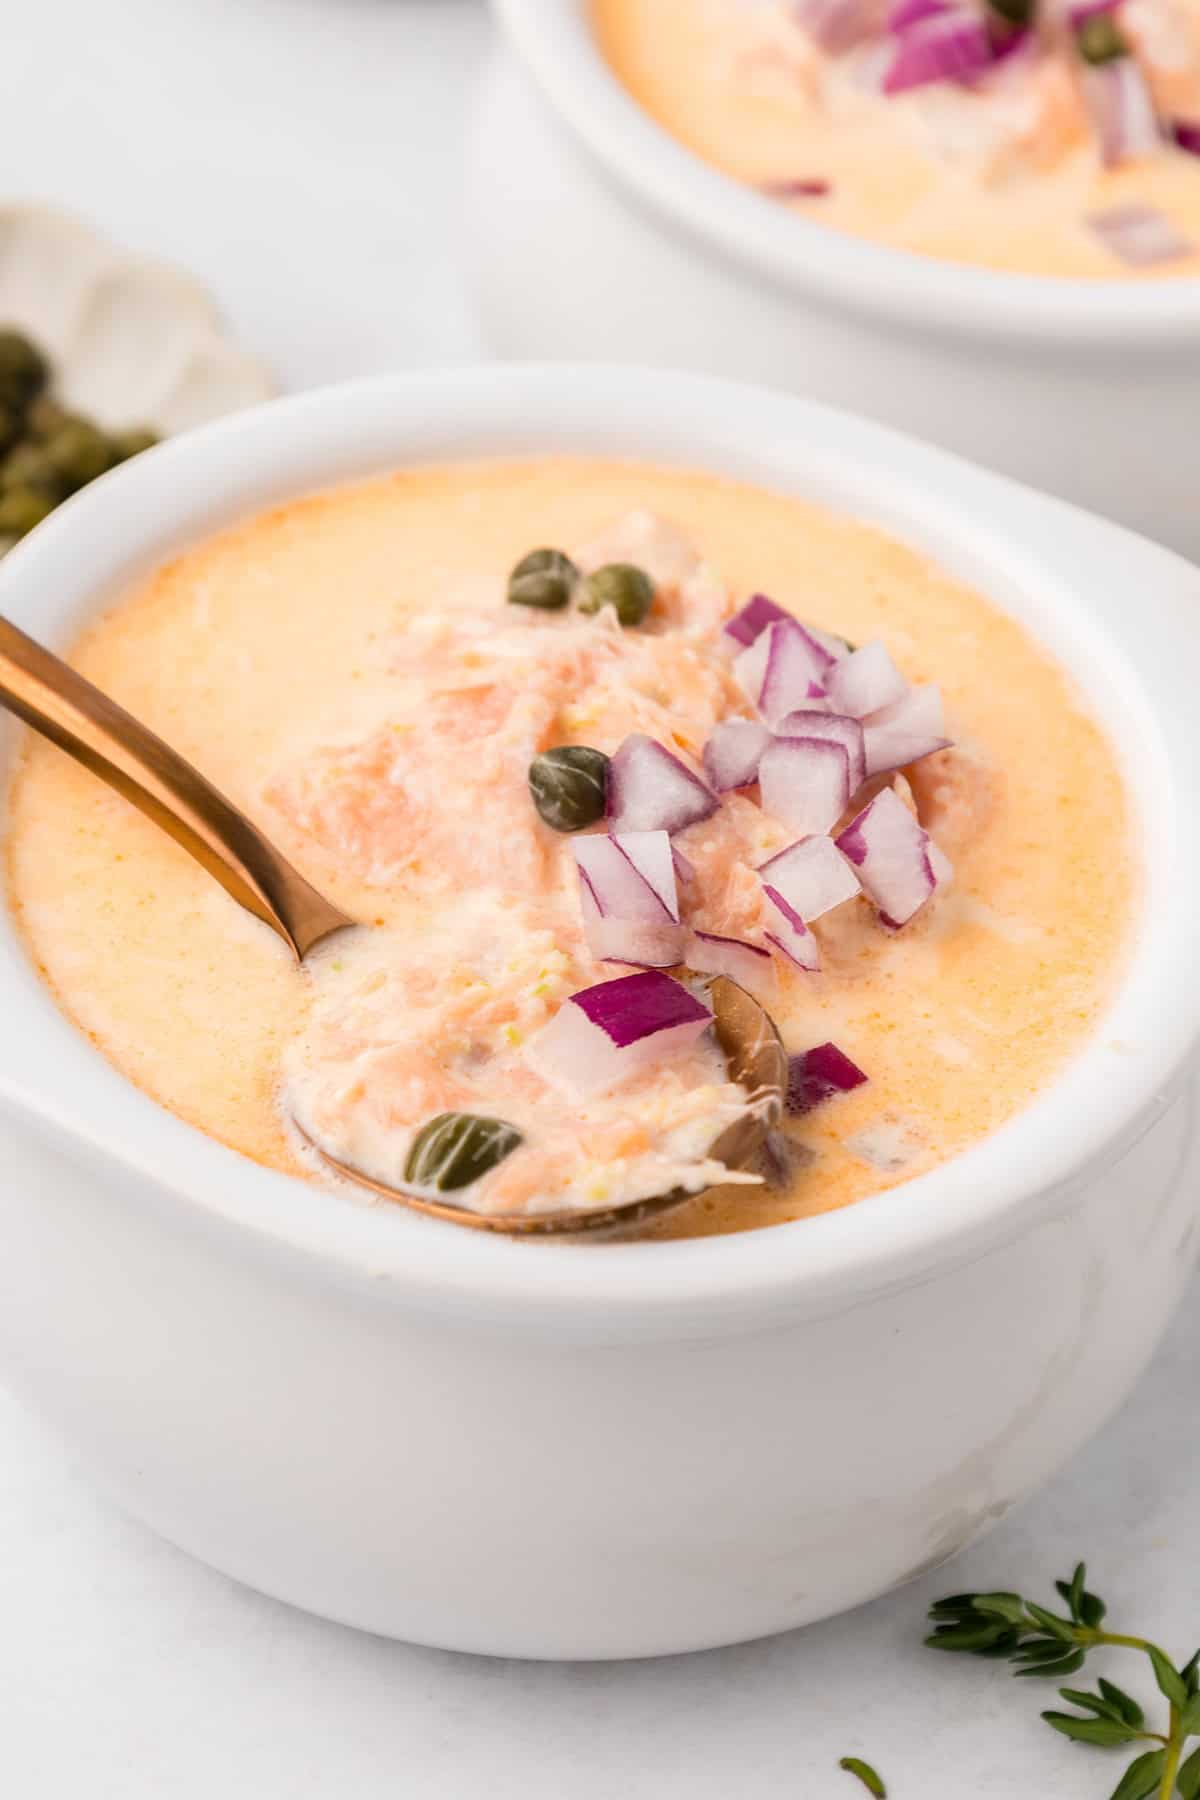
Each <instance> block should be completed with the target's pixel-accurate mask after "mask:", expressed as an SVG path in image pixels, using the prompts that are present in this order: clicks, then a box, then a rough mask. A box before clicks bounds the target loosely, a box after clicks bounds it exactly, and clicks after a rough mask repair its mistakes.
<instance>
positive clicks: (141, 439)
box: [108, 426, 158, 462]
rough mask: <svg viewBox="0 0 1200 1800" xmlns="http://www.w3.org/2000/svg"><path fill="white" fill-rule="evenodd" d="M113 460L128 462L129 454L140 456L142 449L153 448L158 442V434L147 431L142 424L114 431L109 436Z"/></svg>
mask: <svg viewBox="0 0 1200 1800" xmlns="http://www.w3.org/2000/svg"><path fill="white" fill-rule="evenodd" d="M108 441H109V445H110V447H111V449H112V453H113V460H114V461H115V462H128V461H129V459H130V457H131V456H140V455H141V453H142V451H143V450H153V448H154V446H155V444H157V442H158V434H157V432H154V431H148V430H146V429H145V428H144V427H143V426H137V427H131V428H130V429H129V430H128V431H114V432H113V433H112V435H111V436H110V438H109V440H108Z"/></svg>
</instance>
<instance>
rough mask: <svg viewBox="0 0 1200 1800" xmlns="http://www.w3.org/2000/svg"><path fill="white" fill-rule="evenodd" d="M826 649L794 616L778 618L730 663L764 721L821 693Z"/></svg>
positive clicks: (827, 663)
mask: <svg viewBox="0 0 1200 1800" xmlns="http://www.w3.org/2000/svg"><path fill="white" fill-rule="evenodd" d="M831 662H832V659H831V657H830V655H829V652H828V651H827V650H826V649H825V647H824V645H823V644H821V643H820V641H819V640H818V639H817V638H815V637H813V635H812V633H811V632H809V631H806V630H805V628H804V626H803V625H801V624H800V623H799V622H798V621H797V620H795V619H778V620H776V622H775V623H774V624H773V625H768V626H767V628H766V629H765V630H764V631H762V632H760V633H759V635H758V637H757V638H755V640H754V642H753V643H752V644H751V645H750V647H749V649H747V650H743V651H742V653H741V655H740V656H739V657H738V658H737V660H736V662H735V663H734V665H733V672H734V675H735V677H736V679H737V681H738V683H739V685H740V687H741V688H742V691H743V692H744V693H745V694H746V696H747V698H748V699H750V700H751V701H752V702H753V704H754V705H755V706H756V707H757V708H758V710H759V712H760V713H761V714H762V716H763V718H764V719H765V720H766V722H767V724H768V725H770V726H771V728H772V729H774V728H775V727H776V726H777V724H778V722H779V720H780V719H782V718H785V717H786V716H787V714H788V713H790V712H797V711H799V710H800V708H801V707H808V706H811V705H812V704H813V702H814V701H820V700H822V699H823V698H824V695H825V685H824V678H825V671H826V669H827V668H829V667H830V666H831Z"/></svg>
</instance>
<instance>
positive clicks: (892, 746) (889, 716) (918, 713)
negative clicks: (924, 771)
mask: <svg viewBox="0 0 1200 1800" xmlns="http://www.w3.org/2000/svg"><path fill="white" fill-rule="evenodd" d="M945 732H946V721H945V717H944V716H943V712H942V696H941V692H940V690H939V689H938V688H936V687H932V686H927V687H914V688H909V690H908V692H907V693H906V694H903V695H902V696H901V698H900V699H899V700H895V701H893V702H892V704H891V705H890V706H885V707H882V708H881V709H880V711H879V712H876V713H872V714H871V716H870V718H868V719H864V720H863V735H864V738H865V741H866V753H867V774H868V775H869V776H870V775H885V774H888V773H890V772H891V770H893V769H905V768H907V767H908V765H909V763H915V762H920V760H921V758H922V757H923V756H932V754H933V752H934V751H935V750H948V749H949V748H950V739H949V738H948V737H947V736H946V735H945Z"/></svg>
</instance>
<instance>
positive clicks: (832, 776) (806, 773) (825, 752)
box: [758, 737, 851, 837]
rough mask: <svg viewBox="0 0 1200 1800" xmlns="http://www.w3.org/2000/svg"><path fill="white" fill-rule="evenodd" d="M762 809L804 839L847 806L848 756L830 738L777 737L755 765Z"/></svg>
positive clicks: (834, 819) (823, 828)
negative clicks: (797, 832) (800, 833)
mask: <svg viewBox="0 0 1200 1800" xmlns="http://www.w3.org/2000/svg"><path fill="white" fill-rule="evenodd" d="M758 780H759V791H760V794H761V797H762V804H763V809H764V811H766V812H769V813H771V814H772V815H773V817H775V818H776V819H780V820H781V821H782V822H783V824H785V825H790V826H791V827H792V828H793V830H795V831H799V832H802V833H803V834H804V835H805V836H806V837H808V836H811V835H812V834H813V833H815V832H821V831H828V830H829V828H830V826H831V825H834V824H836V822H837V821H838V819H840V818H841V816H842V814H843V813H844V812H845V810H846V808H847V807H848V806H849V804H850V793H851V789H850V758H849V757H848V756H847V754H846V750H845V747H844V745H842V744H838V743H834V742H833V741H832V740H831V739H829V738H792V737H788V738H776V740H775V742H774V743H773V744H772V745H771V746H770V747H769V748H768V749H767V750H765V751H764V752H763V759H762V761H761V762H760V763H759V765H758Z"/></svg>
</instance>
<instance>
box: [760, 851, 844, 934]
mask: <svg viewBox="0 0 1200 1800" xmlns="http://www.w3.org/2000/svg"><path fill="white" fill-rule="evenodd" d="M758 873H759V875H760V877H761V878H762V880H763V882H764V883H765V884H767V885H768V886H770V887H771V888H772V889H774V891H775V892H776V893H778V894H781V895H782V896H783V898H784V899H785V900H786V901H787V903H788V905H789V906H790V907H792V908H793V910H794V911H795V912H796V913H797V914H798V915H799V917H800V918H801V919H803V920H804V922H805V923H806V924H809V925H811V923H812V921H813V920H814V919H819V918H821V917H822V915H823V914H825V913H827V912H832V910H833V908H834V907H835V906H841V904H842V903H843V901H845V900H852V899H853V898H854V896H855V895H856V894H857V893H859V892H860V891H861V889H860V883H859V879H858V876H857V875H856V874H855V873H854V870H853V869H852V868H851V867H850V864H849V863H848V862H847V861H846V858H845V857H844V856H843V855H842V853H841V851H840V850H839V849H838V847H837V845H836V844H835V843H834V841H833V839H832V838H828V837H809V838H802V839H801V841H800V842H799V843H798V844H790V845H789V846H788V848H787V849H786V850H781V851H780V852H779V854H778V856H773V857H772V858H771V860H770V862H766V863H764V864H763V865H762V867H761V868H760V869H759V871H758Z"/></svg>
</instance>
